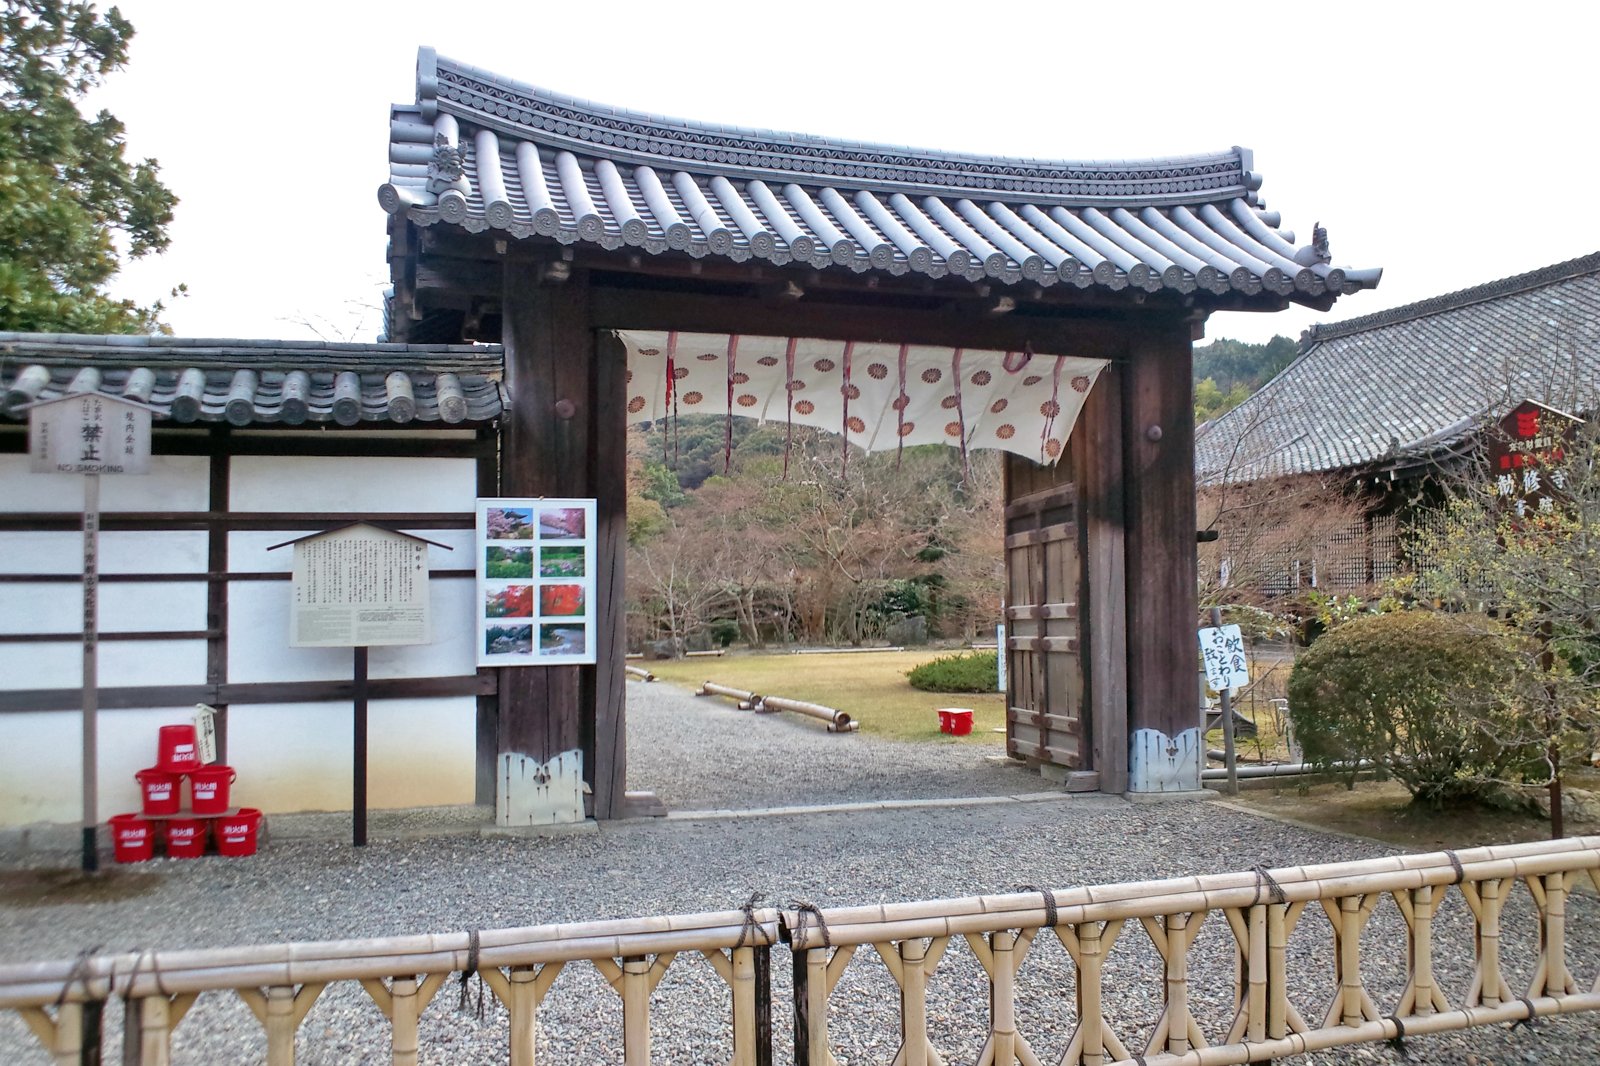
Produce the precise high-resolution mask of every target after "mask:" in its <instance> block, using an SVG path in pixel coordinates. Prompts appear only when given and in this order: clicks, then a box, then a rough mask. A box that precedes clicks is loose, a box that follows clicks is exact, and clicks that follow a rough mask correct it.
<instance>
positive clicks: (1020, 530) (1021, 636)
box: [1006, 457, 1091, 771]
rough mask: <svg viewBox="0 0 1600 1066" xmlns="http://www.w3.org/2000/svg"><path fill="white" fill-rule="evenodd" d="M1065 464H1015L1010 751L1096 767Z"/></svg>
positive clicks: (1034, 759)
mask: <svg viewBox="0 0 1600 1066" xmlns="http://www.w3.org/2000/svg"><path fill="white" fill-rule="evenodd" d="M1008 458H1010V457H1008ZM1065 466H1066V464H1065V463H1063V464H1061V466H1058V467H1056V468H1055V469H1053V470H1046V469H1043V468H1040V467H1036V466H1033V464H1029V463H1021V462H1016V463H1008V469H1007V475H1008V476H1007V482H1008V485H1007V488H1008V491H1007V504H1006V579H1007V581H1006V583H1007V586H1008V588H1007V597H1006V602H1007V606H1006V627H1007V628H1006V656H1007V658H1006V703H1007V711H1006V752H1007V754H1009V755H1012V756H1014V757H1017V758H1022V759H1027V760H1028V761H1029V763H1030V764H1038V763H1049V764H1053V765H1055V766H1059V767H1062V768H1064V769H1065V770H1068V771H1072V770H1087V769H1090V768H1091V767H1090V766H1089V763H1090V762H1091V759H1090V757H1089V752H1090V750H1091V748H1090V745H1089V737H1088V736H1087V735H1086V733H1087V730H1086V729H1085V728H1084V721H1085V718H1084V714H1083V667H1082V661H1081V658H1080V656H1079V653H1078V603H1079V583H1080V581H1081V579H1082V568H1081V566H1080V564H1079V553H1078V524H1077V521H1076V518H1077V486H1076V485H1074V484H1072V483H1071V482H1065V481H1057V480H1056V478H1057V477H1058V476H1060V474H1061V473H1064V471H1063V470H1062V467H1065ZM1029 467H1032V469H1031V470H1030V469H1028V468H1029ZM1058 472H1059V473H1058ZM1029 489H1033V490H1034V491H1027V490H1029Z"/></svg>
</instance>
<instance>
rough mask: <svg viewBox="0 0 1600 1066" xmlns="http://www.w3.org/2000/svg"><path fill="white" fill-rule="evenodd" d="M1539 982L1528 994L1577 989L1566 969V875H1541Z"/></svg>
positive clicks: (1553, 992)
mask: <svg viewBox="0 0 1600 1066" xmlns="http://www.w3.org/2000/svg"><path fill="white" fill-rule="evenodd" d="M1539 919H1540V920H1539V940H1540V945H1539V946H1540V949H1541V950H1540V956H1541V958H1540V960H1539V962H1540V965H1539V969H1540V971H1541V973H1542V974H1543V977H1544V980H1543V981H1542V982H1540V981H1535V982H1534V986H1533V987H1532V988H1531V989H1529V991H1528V995H1530V996H1539V995H1545V996H1549V995H1555V996H1559V995H1563V994H1565V993H1568V992H1575V991H1577V987H1576V985H1575V984H1574V982H1573V980H1572V974H1571V973H1569V972H1568V971H1567V875H1566V874H1565V873H1561V872H1557V873H1550V874H1545V875H1544V906H1543V907H1542V908H1541V909H1540V915H1539Z"/></svg>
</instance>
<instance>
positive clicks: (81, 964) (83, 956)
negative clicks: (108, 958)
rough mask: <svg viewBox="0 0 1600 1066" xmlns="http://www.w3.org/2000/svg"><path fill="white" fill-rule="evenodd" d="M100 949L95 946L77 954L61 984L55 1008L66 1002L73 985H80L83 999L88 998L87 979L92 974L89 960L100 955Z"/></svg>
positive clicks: (98, 946)
mask: <svg viewBox="0 0 1600 1066" xmlns="http://www.w3.org/2000/svg"><path fill="white" fill-rule="evenodd" d="M100 947H101V945H99V944H96V945H95V946H94V947H92V948H84V949H83V950H82V951H80V952H78V957H77V958H76V959H75V960H73V963H72V969H71V970H70V971H68V972H67V979H66V980H65V981H63V982H62V983H61V992H60V993H59V994H58V995H57V996H56V1006H57V1007H60V1006H61V1005H62V1004H63V1003H65V1002H66V1001H67V996H68V995H69V994H70V993H71V992H72V986H73V984H74V983H76V984H81V985H82V986H83V995H84V998H85V999H88V998H89V977H90V974H91V972H92V971H91V970H90V968H89V960H90V959H92V958H94V957H95V956H96V955H98V954H99V953H100Z"/></svg>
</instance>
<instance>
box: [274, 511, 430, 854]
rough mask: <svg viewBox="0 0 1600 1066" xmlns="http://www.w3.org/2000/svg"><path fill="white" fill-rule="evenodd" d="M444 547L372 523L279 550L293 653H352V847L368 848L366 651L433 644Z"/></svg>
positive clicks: (293, 542)
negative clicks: (435, 573) (432, 579)
mask: <svg viewBox="0 0 1600 1066" xmlns="http://www.w3.org/2000/svg"><path fill="white" fill-rule="evenodd" d="M430 545H432V546H433V547H435V548H442V549H444V550H445V551H450V550H451V548H450V546H449V545H447V544H440V543H438V542H437V541H432V540H427V539H425V538H423V537H418V536H413V535H412V534H410V533H400V532H396V531H395V530H392V529H384V528H382V527H381V526H376V525H373V524H371V523H368V522H357V523H355V524H353V525H347V526H340V527H338V528H336V529H329V530H324V531H323V532H321V533H313V534H311V535H309V536H305V537H300V538H299V539H297V540H291V541H285V542H284V543H282V544H274V545H272V547H270V548H268V549H267V550H268V551H275V550H277V549H278V548H284V547H290V546H293V548H294V564H293V573H292V578H293V582H292V584H293V590H292V600H291V607H290V612H289V646H290V647H291V648H343V647H348V648H351V649H353V654H352V658H353V663H352V675H353V676H352V679H351V704H352V707H351V710H352V717H353V725H352V730H351V732H352V746H353V748H354V752H353V756H352V759H353V765H352V768H351V790H352V797H351V843H352V844H354V845H355V846H356V847H362V846H364V845H365V844H366V842H367V649H368V648H369V647H371V646H373V645H396V644H429V643H432V641H433V634H432V626H431V621H430V616H431V608H430V600H429V596H428V547H429V546H430Z"/></svg>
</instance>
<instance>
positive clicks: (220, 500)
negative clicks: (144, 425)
mask: <svg viewBox="0 0 1600 1066" xmlns="http://www.w3.org/2000/svg"><path fill="white" fill-rule="evenodd" d="M209 436H210V438H211V443H212V444H214V445H216V446H217V450H216V451H214V452H212V453H211V455H210V459H209V464H208V465H209V470H208V478H207V482H208V484H207V490H206V491H207V502H206V506H207V507H209V508H210V509H211V510H212V511H214V512H215V511H227V510H230V509H231V508H232V506H233V502H232V498H231V497H232V462H231V456H230V454H229V452H228V451H227V445H228V437H229V436H230V432H229V430H228V429H226V428H218V429H216V430H213V431H212V432H211V433H210V434H209ZM206 570H207V571H208V573H211V574H218V575H221V574H226V573H227V572H228V532H227V530H225V529H218V528H216V527H212V528H211V529H209V530H207V531H206ZM228 626H229V620H228V581H227V579H226V578H222V577H218V578H212V579H208V580H207V581H206V628H207V629H209V630H211V631H212V632H213V633H214V635H213V636H211V637H210V638H209V639H208V640H207V641H206V684H208V685H221V684H223V683H225V682H226V681H227V680H228ZM213 706H214V707H216V711H217V714H216V717H215V718H214V719H212V722H213V724H214V725H215V726H216V730H217V760H218V761H219V762H222V763H224V764H226V763H227V761H228V705H227V704H226V703H220V704H213Z"/></svg>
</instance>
